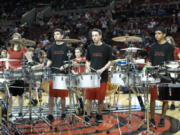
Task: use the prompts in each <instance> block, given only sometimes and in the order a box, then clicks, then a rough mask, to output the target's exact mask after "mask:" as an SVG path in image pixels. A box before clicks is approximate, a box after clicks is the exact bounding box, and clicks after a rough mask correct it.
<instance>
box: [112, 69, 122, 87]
mask: <svg viewBox="0 0 180 135" xmlns="http://www.w3.org/2000/svg"><path fill="white" fill-rule="evenodd" d="M124 78H125V74H124V73H122V72H120V71H114V72H111V73H110V83H111V84H116V85H121V86H125V83H124V80H123V79H124Z"/></svg>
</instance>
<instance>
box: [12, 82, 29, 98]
mask: <svg viewBox="0 0 180 135" xmlns="http://www.w3.org/2000/svg"><path fill="white" fill-rule="evenodd" d="M25 87H27V83H25V82H24V81H23V80H16V81H15V82H14V83H12V85H10V86H9V91H10V93H11V94H12V96H22V94H23V93H24V89H25Z"/></svg>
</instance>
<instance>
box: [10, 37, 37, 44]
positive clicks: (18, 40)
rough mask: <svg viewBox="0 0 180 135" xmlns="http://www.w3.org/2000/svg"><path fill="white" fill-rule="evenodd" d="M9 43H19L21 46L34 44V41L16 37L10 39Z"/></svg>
mask: <svg viewBox="0 0 180 135" xmlns="http://www.w3.org/2000/svg"><path fill="white" fill-rule="evenodd" d="M10 43H11V44H21V45H23V46H34V45H35V44H36V42H35V41H33V40H29V39H25V38H23V39H16V40H10Z"/></svg>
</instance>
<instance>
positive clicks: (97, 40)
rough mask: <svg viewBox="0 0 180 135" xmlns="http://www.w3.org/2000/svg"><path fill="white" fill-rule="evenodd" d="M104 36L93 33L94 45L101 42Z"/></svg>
mask: <svg viewBox="0 0 180 135" xmlns="http://www.w3.org/2000/svg"><path fill="white" fill-rule="evenodd" d="M101 38H102V36H101V35H100V34H99V33H98V32H97V31H92V40H93V42H94V43H98V42H99V41H101Z"/></svg>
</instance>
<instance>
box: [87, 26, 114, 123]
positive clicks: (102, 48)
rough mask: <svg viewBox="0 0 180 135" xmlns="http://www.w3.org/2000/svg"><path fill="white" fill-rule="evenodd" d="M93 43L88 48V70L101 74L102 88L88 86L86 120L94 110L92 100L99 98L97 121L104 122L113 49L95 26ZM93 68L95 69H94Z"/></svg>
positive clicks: (92, 32) (92, 34) (92, 33)
mask: <svg viewBox="0 0 180 135" xmlns="http://www.w3.org/2000/svg"><path fill="white" fill-rule="evenodd" d="M91 36H92V40H93V44H91V45H90V46H89V47H88V48H87V55H86V60H87V61H86V70H87V72H90V71H93V70H96V72H97V74H100V75H101V83H100V88H88V89H86V90H85V98H86V99H87V104H86V111H87V116H85V121H87V122H88V121H89V120H90V118H91V116H90V113H91V110H92V101H93V100H98V112H97V115H96V121H97V122H102V121H103V117H102V108H103V101H104V98H105V95H106V84H107V81H108V68H109V67H110V66H111V65H112V49H111V47H110V46H109V45H107V44H105V43H103V41H102V31H101V30H100V29H96V28H94V29H93V30H92V31H91ZM92 69H93V70H92Z"/></svg>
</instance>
